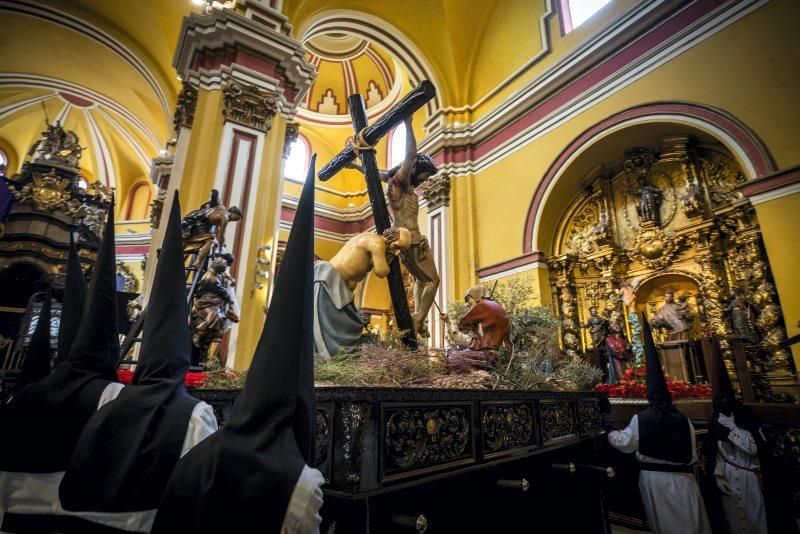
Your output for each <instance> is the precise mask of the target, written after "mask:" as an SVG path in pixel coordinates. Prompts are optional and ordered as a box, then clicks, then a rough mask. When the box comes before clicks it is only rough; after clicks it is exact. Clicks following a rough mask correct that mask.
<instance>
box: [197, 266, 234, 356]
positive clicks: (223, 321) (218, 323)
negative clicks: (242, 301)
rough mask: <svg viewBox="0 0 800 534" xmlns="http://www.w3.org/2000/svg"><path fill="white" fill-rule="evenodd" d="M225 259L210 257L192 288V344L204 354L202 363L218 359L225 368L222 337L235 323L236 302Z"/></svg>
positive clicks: (232, 282)
mask: <svg viewBox="0 0 800 534" xmlns="http://www.w3.org/2000/svg"><path fill="white" fill-rule="evenodd" d="M229 260H232V258H231V256H230V255H227V257H218V258H214V259H213V260H212V261H211V264H210V265H209V267H208V270H206V272H205V273H204V274H203V277H202V278H201V279H200V282H199V283H198V284H197V287H196V288H195V292H194V297H193V299H192V312H191V328H192V343H193V344H194V346H195V347H197V348H198V349H200V351H201V352H202V353H203V354H205V356H206V360H207V361H210V360H211V359H213V358H218V359H219V362H220V364H221V365H222V366H223V367H225V357H224V355H223V354H222V353H221V351H220V343H221V341H222V336H223V335H224V334H225V332H227V331H228V330H230V328H231V326H232V324H231V323H238V322H239V314H238V303H237V301H236V294H235V293H234V291H233V286H234V285H235V283H236V282H235V280H234V279H233V278H232V277H231V275H230V274H229V273H228V261H229Z"/></svg>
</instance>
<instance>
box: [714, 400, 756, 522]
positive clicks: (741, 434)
mask: <svg viewBox="0 0 800 534" xmlns="http://www.w3.org/2000/svg"><path fill="white" fill-rule="evenodd" d="M719 422H720V423H721V424H722V425H723V426H726V427H728V428H730V429H731V432H730V434H728V440H727V441H717V462H716V466H715V468H714V477H715V479H716V481H717V487H718V488H719V491H720V496H721V500H722V509H723V511H724V513H725V522H726V523H727V524H728V531H729V532H730V533H731V534H751V533H752V534H756V533H762V532H767V513H766V511H765V509H764V497H763V495H762V494H761V483H760V481H759V479H758V476H757V475H756V474H755V473H754V472H753V471H748V469H758V468H759V467H761V464H760V463H759V461H758V448H757V447H756V441H755V440H754V439H753V436H752V434H750V432H748V431H747V430H745V429H743V428H739V427H737V426H736V423H735V421H734V419H733V417H728V416H726V415H724V414H720V415H719ZM732 464H733V465H732ZM737 466H740V467H743V468H744V469H740V468H739V467H737Z"/></svg>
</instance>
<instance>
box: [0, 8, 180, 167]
mask: <svg viewBox="0 0 800 534" xmlns="http://www.w3.org/2000/svg"><path fill="white" fill-rule="evenodd" d="M0 1H2V0H0ZM0 87H32V88H36V89H41V88H46V89H52V90H54V91H57V92H60V91H65V92H68V93H72V94H74V95H76V96H79V97H81V98H84V99H86V100H89V101H91V102H94V103H95V104H100V105H103V106H105V107H107V108H108V109H110V110H111V111H113V112H114V113H116V114H118V115H120V116H122V117H123V118H124V119H125V120H127V121H128V122H130V123H131V124H132V125H133V126H134V127H135V128H136V129H137V130H139V131H140V132H141V133H142V135H144V136H145V137H146V138H147V139H148V140H149V141H150V142H151V143H152V144H153V152H158V148H159V147H160V146H161V143H160V142H159V140H158V137H157V136H156V135H155V134H154V133H153V131H152V130H151V129H150V128H149V127H148V126H147V125H146V124H145V123H144V122H142V120H141V119H139V117H137V116H136V115H134V114H133V113H131V112H130V111H129V110H128V109H127V108H126V107H125V106H123V105H122V104H120V103H119V102H117V101H116V100H112V99H111V98H109V97H107V96H105V95H103V94H101V93H98V92H97V91H93V90H92V89H89V88H87V87H84V86H82V85H78V84H76V83H72V82H68V81H65V80H61V79H58V78H51V77H48V76H39V75H37V74H25V73H16V72H2V73H0ZM54 96H55V95H54ZM84 109H86V108H84ZM170 124H171V121H170Z"/></svg>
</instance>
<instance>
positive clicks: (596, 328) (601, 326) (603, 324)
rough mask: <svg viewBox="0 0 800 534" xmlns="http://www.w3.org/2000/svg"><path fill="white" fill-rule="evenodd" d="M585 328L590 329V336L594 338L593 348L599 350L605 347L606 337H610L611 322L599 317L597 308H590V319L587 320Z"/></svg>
mask: <svg viewBox="0 0 800 534" xmlns="http://www.w3.org/2000/svg"><path fill="white" fill-rule="evenodd" d="M583 327H584V328H588V329H589V335H590V336H591V338H592V348H595V349H599V348H601V347H602V345H603V341H605V339H606V336H607V335H608V327H609V322H608V319H606V318H605V317H600V316H599V315H597V306H591V307H590V308H589V319H587V320H586V324H584V325H583Z"/></svg>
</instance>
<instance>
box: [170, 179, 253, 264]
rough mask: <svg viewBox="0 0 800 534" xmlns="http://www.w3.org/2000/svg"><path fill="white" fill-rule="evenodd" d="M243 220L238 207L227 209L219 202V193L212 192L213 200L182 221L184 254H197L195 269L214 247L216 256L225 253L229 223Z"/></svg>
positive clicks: (190, 213)
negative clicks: (226, 232)
mask: <svg viewBox="0 0 800 534" xmlns="http://www.w3.org/2000/svg"><path fill="white" fill-rule="evenodd" d="M240 220H242V211H241V210H240V209H239V208H237V207H236V206H231V207H230V208H225V206H223V205H221V204H220V202H219V193H218V192H217V191H216V190H213V191H212V192H211V200H210V201H209V202H206V203H204V204H203V205H202V206H200V208H199V209H196V210H194V211H191V212H189V213H188V214H187V215H186V217H184V218H183V220H182V221H181V227H182V228H183V247H184V248H183V252H184V254H197V259H196V260H195V262H194V264H193V265H192V266H193V267H199V266H200V265H202V261H203V260H204V259H205V257H206V256H207V255H208V253H209V252H211V249H212V247H214V251H215V255H219V254H222V253H223V251H225V250H226V249H225V228H227V226H228V223H229V222H236V221H240Z"/></svg>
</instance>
